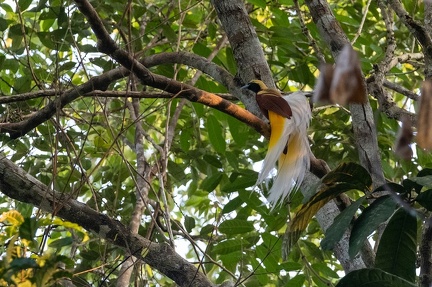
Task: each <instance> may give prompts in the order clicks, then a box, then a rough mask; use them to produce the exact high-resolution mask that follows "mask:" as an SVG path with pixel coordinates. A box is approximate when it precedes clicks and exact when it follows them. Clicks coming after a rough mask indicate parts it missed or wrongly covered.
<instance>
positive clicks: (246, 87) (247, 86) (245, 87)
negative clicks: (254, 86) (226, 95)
mask: <svg viewBox="0 0 432 287" xmlns="http://www.w3.org/2000/svg"><path fill="white" fill-rule="evenodd" d="M249 86H250V84H246V85H244V86H243V87H241V88H240V89H242V90H244V89H249Z"/></svg>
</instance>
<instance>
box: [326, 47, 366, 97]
mask: <svg viewBox="0 0 432 287" xmlns="http://www.w3.org/2000/svg"><path fill="white" fill-rule="evenodd" d="M330 101H331V102H333V103H337V104H339V105H345V104H347V103H358V104H361V103H365V102H366V87H365V83H364V80H363V76H362V72H361V68H360V61H359V58H358V56H357V53H356V52H355V51H354V50H353V48H352V47H351V46H350V45H345V47H344V48H343V49H342V51H341V53H340V54H339V57H338V59H337V61H336V67H335V70H334V73H333V81H332V83H331V86H330Z"/></svg>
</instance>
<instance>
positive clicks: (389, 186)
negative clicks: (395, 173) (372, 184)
mask: <svg viewBox="0 0 432 287" xmlns="http://www.w3.org/2000/svg"><path fill="white" fill-rule="evenodd" d="M379 191H392V192H396V193H400V194H402V193H405V192H407V190H406V189H405V187H404V186H403V185H400V184H397V183H394V182H388V183H386V184H383V185H381V186H380V187H377V188H376V189H375V190H374V191H373V192H379ZM408 191H409V190H408Z"/></svg>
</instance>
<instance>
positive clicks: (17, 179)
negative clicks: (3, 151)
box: [0, 156, 214, 287]
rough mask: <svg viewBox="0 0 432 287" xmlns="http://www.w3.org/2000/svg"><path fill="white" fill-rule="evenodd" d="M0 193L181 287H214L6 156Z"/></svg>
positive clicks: (159, 247)
mask: <svg viewBox="0 0 432 287" xmlns="http://www.w3.org/2000/svg"><path fill="white" fill-rule="evenodd" d="M0 191H1V192H2V193H4V194H5V195H6V196H9V197H10V198H13V199H16V200H19V201H21V202H25V203H30V204H32V205H34V206H36V207H38V208H40V209H42V210H44V211H45V212H49V213H52V214H53V215H55V216H59V217H61V218H63V219H65V220H68V221H70V222H73V223H76V224H78V225H80V226H82V227H83V228H85V229H86V230H87V231H89V232H92V233H95V234H97V235H98V236H99V237H100V238H102V239H106V240H108V241H110V242H111V243H113V244H115V245H116V246H119V247H121V248H122V249H124V250H126V251H127V252H128V253H131V254H133V255H134V256H135V257H137V258H139V259H141V260H143V261H144V262H146V263H147V264H149V265H150V266H152V267H153V268H155V269H157V270H159V271H160V272H162V273H163V274H165V275H166V276H168V277H169V278H171V279H172V280H174V281H175V282H176V283H177V284H178V285H179V286H195V287H201V286H203V287H204V286H206V287H211V286H214V285H213V284H212V283H211V282H209V281H208V279H207V277H205V275H204V274H202V273H201V272H199V271H198V269H197V268H196V267H195V266H194V265H193V264H191V263H189V262H188V261H187V260H185V259H183V258H182V257H181V256H180V255H178V254H177V253H176V252H175V251H174V250H173V249H172V248H171V247H170V246H169V245H168V244H165V243H155V242H152V241H150V240H148V239H146V238H144V237H142V236H140V235H136V234H132V233H131V232H130V231H129V230H128V229H127V228H126V227H125V226H124V225H123V224H122V223H121V222H120V221H117V220H114V219H112V218H110V217H109V216H107V215H105V214H102V213H99V212H97V211H95V210H94V209H92V208H90V207H89V206H88V205H86V204H84V203H81V202H79V201H77V200H75V199H73V198H71V197H70V196H69V195H68V194H64V193H63V194H62V193H59V192H55V191H52V190H50V189H49V187H48V186H46V185H44V184H43V183H41V182H40V181H38V180H37V179H35V178H34V177H32V176H31V175H29V174H28V173H27V172H26V171H24V170H23V169H21V168H19V167H18V166H16V165H15V164H14V163H13V162H11V161H10V160H8V159H7V158H6V157H4V156H2V157H1V158H0ZM173 266H175V268H173Z"/></svg>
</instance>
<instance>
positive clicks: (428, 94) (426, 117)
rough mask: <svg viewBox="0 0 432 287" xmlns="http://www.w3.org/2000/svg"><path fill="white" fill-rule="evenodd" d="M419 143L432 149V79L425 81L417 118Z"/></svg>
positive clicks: (427, 148) (424, 147)
mask: <svg viewBox="0 0 432 287" xmlns="http://www.w3.org/2000/svg"><path fill="white" fill-rule="evenodd" d="M417 144H418V145H419V147H421V148H423V149H426V150H430V149H432V80H426V81H424V82H423V85H422V90H421V98H420V110H419V113H418V119H417Z"/></svg>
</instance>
